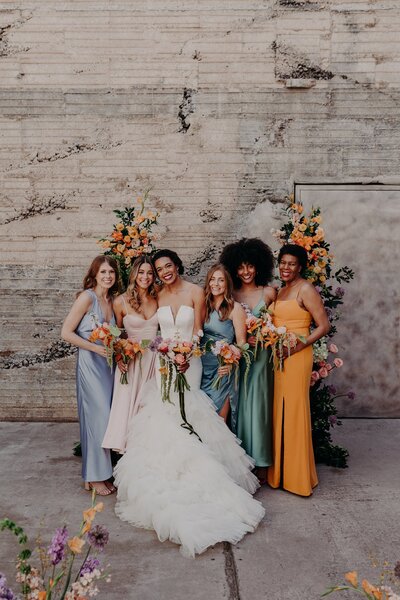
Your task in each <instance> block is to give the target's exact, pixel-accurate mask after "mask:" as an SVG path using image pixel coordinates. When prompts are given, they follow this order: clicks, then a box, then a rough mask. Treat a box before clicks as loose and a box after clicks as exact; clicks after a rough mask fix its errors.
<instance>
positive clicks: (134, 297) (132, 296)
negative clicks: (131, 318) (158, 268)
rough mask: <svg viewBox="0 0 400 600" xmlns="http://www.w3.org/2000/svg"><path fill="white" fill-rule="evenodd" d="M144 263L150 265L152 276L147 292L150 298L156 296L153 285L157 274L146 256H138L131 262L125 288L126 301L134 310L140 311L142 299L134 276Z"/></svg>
mask: <svg viewBox="0 0 400 600" xmlns="http://www.w3.org/2000/svg"><path fill="white" fill-rule="evenodd" d="M145 264H146V265H150V266H151V270H152V271H153V277H154V280H153V283H152V284H151V285H150V286H149V289H148V294H149V295H150V296H151V297H152V298H156V296H157V290H156V287H155V280H156V277H157V275H156V272H155V270H154V265H153V263H152V262H151V260H150V258H149V257H148V256H139V258H137V259H136V260H135V261H134V263H133V264H132V267H131V270H130V271H129V280H128V287H127V288H126V295H127V300H128V303H129V304H130V306H132V308H133V309H134V310H135V311H136V312H140V306H141V304H142V299H141V297H140V294H139V290H138V288H137V284H136V278H137V276H138V273H139V269H140V267H141V266H142V265H145Z"/></svg>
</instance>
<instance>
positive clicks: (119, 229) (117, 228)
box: [115, 223, 125, 231]
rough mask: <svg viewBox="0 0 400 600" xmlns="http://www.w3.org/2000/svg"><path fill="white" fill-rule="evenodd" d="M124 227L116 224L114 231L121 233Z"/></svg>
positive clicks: (121, 224)
mask: <svg viewBox="0 0 400 600" xmlns="http://www.w3.org/2000/svg"><path fill="white" fill-rule="evenodd" d="M124 227H125V225H124V224H123V223H117V225H116V226H115V229H116V230H117V231H122V230H123V229H124Z"/></svg>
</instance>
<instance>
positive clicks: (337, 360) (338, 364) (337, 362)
mask: <svg viewBox="0 0 400 600" xmlns="http://www.w3.org/2000/svg"><path fill="white" fill-rule="evenodd" d="M333 364H334V365H335V367H336V368H337V369H340V367H343V361H342V359H341V358H335V359H334V361H333Z"/></svg>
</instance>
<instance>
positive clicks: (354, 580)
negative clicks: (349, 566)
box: [344, 571, 358, 587]
mask: <svg viewBox="0 0 400 600" xmlns="http://www.w3.org/2000/svg"><path fill="white" fill-rule="evenodd" d="M344 578H345V580H346V581H348V582H349V583H350V584H351V585H352V586H353V587H357V586H358V577H357V571H349V572H348V573H346V574H345V576H344Z"/></svg>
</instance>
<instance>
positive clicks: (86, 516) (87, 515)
mask: <svg viewBox="0 0 400 600" xmlns="http://www.w3.org/2000/svg"><path fill="white" fill-rule="evenodd" d="M95 516H96V511H95V510H94V508H93V507H92V508H88V510H84V511H83V520H84V521H85V522H86V523H91V522H92V521H93V519H94V518H95Z"/></svg>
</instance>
